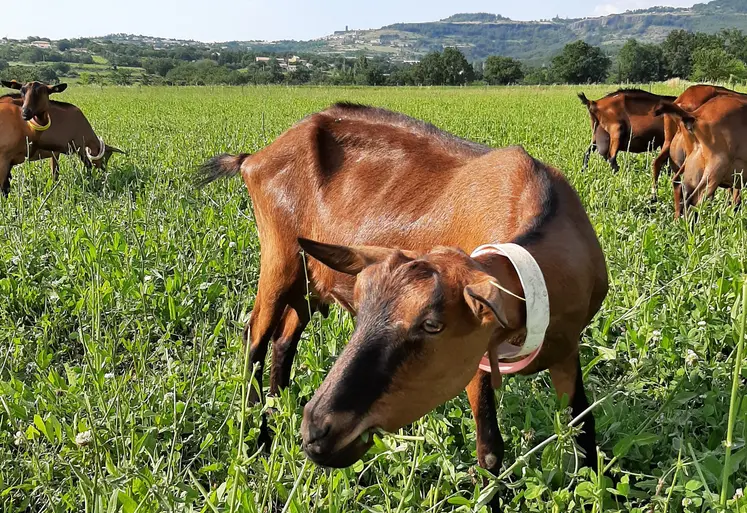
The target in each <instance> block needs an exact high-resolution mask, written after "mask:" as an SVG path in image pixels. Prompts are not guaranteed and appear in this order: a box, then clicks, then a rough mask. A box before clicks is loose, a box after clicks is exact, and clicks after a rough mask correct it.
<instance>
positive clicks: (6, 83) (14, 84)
mask: <svg viewBox="0 0 747 513" xmlns="http://www.w3.org/2000/svg"><path fill="white" fill-rule="evenodd" d="M2 84H3V85H4V86H5V87H9V88H10V89H19V90H20V89H21V87H23V86H22V85H21V84H20V83H18V82H16V81H15V80H3V81H2Z"/></svg>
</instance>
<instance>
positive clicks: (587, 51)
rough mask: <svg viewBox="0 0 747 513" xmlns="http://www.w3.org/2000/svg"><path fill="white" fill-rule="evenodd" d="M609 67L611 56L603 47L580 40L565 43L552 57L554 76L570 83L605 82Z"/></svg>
mask: <svg viewBox="0 0 747 513" xmlns="http://www.w3.org/2000/svg"><path fill="white" fill-rule="evenodd" d="M609 67H610V58H609V57H607V56H606V55H605V54H604V52H602V49H601V48H598V47H596V46H591V45H589V44H587V43H586V42H584V41H580V40H579V41H575V42H573V43H569V44H567V45H565V47H563V50H562V51H561V52H560V54H558V55H556V56H555V57H553V59H552V70H553V74H554V76H555V77H556V78H557V80H559V81H560V82H565V83H568V84H587V83H590V82H604V79H605V78H607V70H608V69H609Z"/></svg>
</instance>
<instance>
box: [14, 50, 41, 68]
mask: <svg viewBox="0 0 747 513" xmlns="http://www.w3.org/2000/svg"><path fill="white" fill-rule="evenodd" d="M18 57H19V60H21V61H22V62H28V63H30V64H34V63H37V62H39V61H43V60H44V52H42V51H41V50H40V49H38V48H29V49H27V50H24V51H22V52H21V54H20V55H19V56H18Z"/></svg>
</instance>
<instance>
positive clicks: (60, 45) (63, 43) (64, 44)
mask: <svg viewBox="0 0 747 513" xmlns="http://www.w3.org/2000/svg"><path fill="white" fill-rule="evenodd" d="M72 47H73V45H71V44H70V41H68V40H67V39H60V40H59V41H57V49H58V50H59V51H61V52H64V51H65V50H69V49H70V48H72Z"/></svg>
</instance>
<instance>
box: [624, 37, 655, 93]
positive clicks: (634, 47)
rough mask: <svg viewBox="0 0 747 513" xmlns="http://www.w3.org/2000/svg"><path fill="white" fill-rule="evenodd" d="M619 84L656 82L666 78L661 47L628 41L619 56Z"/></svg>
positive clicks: (632, 40) (633, 40)
mask: <svg viewBox="0 0 747 513" xmlns="http://www.w3.org/2000/svg"><path fill="white" fill-rule="evenodd" d="M617 66H618V76H617V80H618V82H654V81H657V80H662V79H663V78H664V63H663V56H662V50H661V48H660V47H658V46H656V45H651V44H640V43H639V42H638V41H636V40H635V39H628V41H627V42H626V43H625V44H624V45H623V47H622V48H621V49H620V53H619V54H618V56H617Z"/></svg>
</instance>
